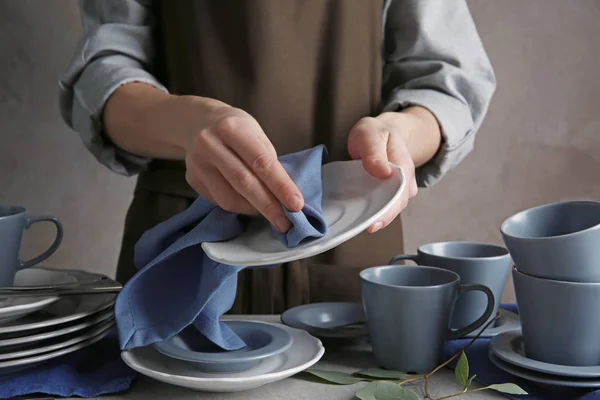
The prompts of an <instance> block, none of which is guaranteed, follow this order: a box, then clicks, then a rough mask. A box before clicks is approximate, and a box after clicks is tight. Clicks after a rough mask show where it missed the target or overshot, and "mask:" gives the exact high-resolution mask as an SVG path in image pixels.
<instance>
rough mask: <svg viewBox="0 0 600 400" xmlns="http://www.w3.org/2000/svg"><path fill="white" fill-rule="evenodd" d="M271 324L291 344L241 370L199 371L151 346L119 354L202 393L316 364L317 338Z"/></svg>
mask: <svg viewBox="0 0 600 400" xmlns="http://www.w3.org/2000/svg"><path fill="white" fill-rule="evenodd" d="M273 325H276V326H278V327H281V328H283V329H285V330H286V331H288V332H289V333H290V335H291V336H292V340H293V343H292V347H290V348H289V349H288V350H286V351H285V352H283V353H281V354H277V355H275V356H273V357H269V358H267V359H265V360H263V361H261V363H260V364H259V365H258V366H256V367H254V368H251V369H249V370H246V371H242V372H237V373H206V372H202V371H200V370H198V369H195V368H194V367H193V365H191V364H190V363H187V362H185V361H181V360H176V359H172V358H170V357H167V356H164V355H162V354H160V353H159V352H158V351H156V350H155V349H154V348H153V347H152V346H146V347H140V348H136V349H132V350H126V351H124V352H122V353H121V358H123V360H124V361H125V363H126V364H127V365H129V367H131V368H133V369H134V370H136V371H138V372H139V373H141V374H143V375H146V376H149V377H150V378H153V379H156V380H159V381H161V382H165V383H169V384H172V385H176V386H182V387H186V388H189V389H194V390H198V391H202V392H240V391H244V390H250V389H255V388H257V387H260V386H263V385H266V384H268V383H272V382H276V381H279V380H282V379H285V378H288V377H290V376H292V375H295V374H297V373H299V372H301V371H304V370H305V369H307V368H309V367H311V366H312V365H314V364H315V363H317V361H319V359H321V357H322V356H323V353H324V352H325V349H324V348H323V345H322V344H321V341H320V340H319V339H317V338H315V337H313V336H311V335H309V334H308V333H306V332H304V331H302V330H299V329H295V328H290V327H287V326H285V325H281V324H273Z"/></svg>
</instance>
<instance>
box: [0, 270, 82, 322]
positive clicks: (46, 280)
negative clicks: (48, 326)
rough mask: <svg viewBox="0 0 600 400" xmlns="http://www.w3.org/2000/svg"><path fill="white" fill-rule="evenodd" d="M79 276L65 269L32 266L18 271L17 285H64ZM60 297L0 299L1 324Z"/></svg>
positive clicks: (40, 307) (38, 308)
mask: <svg viewBox="0 0 600 400" xmlns="http://www.w3.org/2000/svg"><path fill="white" fill-rule="evenodd" d="M77 279H78V278H77V277H76V276H75V275H71V274H69V273H67V272H65V271H62V270H61V271H53V270H50V269H45V268H36V267H31V268H27V269H23V270H21V271H18V272H17V274H16V276H15V286H17V287H19V286H42V285H44V286H45V285H62V284H65V285H66V284H72V283H76V282H77ZM58 299H59V297H58V296H47V297H40V296H32V297H7V298H3V299H2V300H0V324H1V323H4V322H8V321H11V320H14V319H17V318H20V317H23V316H25V315H27V314H31V313H32V312H34V311H37V310H41V309H42V308H44V307H46V306H47V305H49V304H51V303H54V302H55V301H57V300H58Z"/></svg>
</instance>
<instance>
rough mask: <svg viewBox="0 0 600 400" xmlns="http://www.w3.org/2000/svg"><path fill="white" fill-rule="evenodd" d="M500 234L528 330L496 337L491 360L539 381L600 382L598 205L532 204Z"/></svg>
mask: <svg viewBox="0 0 600 400" xmlns="http://www.w3.org/2000/svg"><path fill="white" fill-rule="evenodd" d="M501 233H502V237H503V239H504V242H505V244H506V246H507V248H508V250H509V251H510V254H511V256H512V259H513V261H514V264H515V265H514V267H513V269H512V276H513V281H514V287H515V295H516V298H517V305H518V308H519V315H520V318H521V325H522V327H521V329H520V330H513V331H510V332H505V333H503V334H501V335H498V336H497V337H495V338H494V339H493V340H492V341H491V343H490V359H491V360H492V362H494V364H496V365H497V366H498V367H499V368H501V369H503V370H505V371H507V372H509V373H512V374H514V375H517V376H520V377H523V378H526V379H529V380H532V381H536V382H539V383H544V384H551V385H554V386H567V387H600V341H599V340H598V334H599V333H600V313H599V307H600V203H598V202H594V201H569V202H561V203H553V204H547V205H543V206H539V207H535V208H531V209H528V210H525V211H522V212H520V213H518V214H516V215H514V216H512V217H510V218H508V219H507V220H506V221H505V222H504V223H503V224H502V226H501Z"/></svg>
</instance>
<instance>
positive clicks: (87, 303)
mask: <svg viewBox="0 0 600 400" xmlns="http://www.w3.org/2000/svg"><path fill="white" fill-rule="evenodd" d="M115 299H116V295H115V294H102V295H81V296H65V297H63V298H61V299H60V300H59V301H57V302H55V303H53V304H50V305H49V306H48V307H46V308H45V309H43V310H41V311H38V312H36V313H34V314H29V315H26V316H25V317H23V318H21V319H19V320H16V321H10V322H8V323H6V324H2V325H0V339H9V338H14V337H19V336H24V335H33V334H35V333H39V332H44V331H47V330H49V329H48V328H51V327H54V326H56V325H61V324H66V323H69V322H74V321H78V320H80V319H83V318H86V317H88V316H91V315H94V314H96V313H98V312H100V311H103V310H106V309H107V308H109V307H111V306H112V305H114V303H115ZM111 312H112V311H111Z"/></svg>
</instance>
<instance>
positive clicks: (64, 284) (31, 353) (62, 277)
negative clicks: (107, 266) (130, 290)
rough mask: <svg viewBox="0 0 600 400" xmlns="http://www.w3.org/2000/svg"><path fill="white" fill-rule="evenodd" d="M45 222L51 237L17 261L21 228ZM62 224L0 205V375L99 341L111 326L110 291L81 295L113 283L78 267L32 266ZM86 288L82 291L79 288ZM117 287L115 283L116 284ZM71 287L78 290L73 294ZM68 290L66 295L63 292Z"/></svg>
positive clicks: (54, 246) (58, 239) (49, 252)
mask: <svg viewBox="0 0 600 400" xmlns="http://www.w3.org/2000/svg"><path fill="white" fill-rule="evenodd" d="M42 221H45V222H50V223H53V224H54V225H55V226H56V231H57V233H56V237H55V239H54V241H53V243H52V245H51V246H50V247H49V248H48V250H46V251H45V252H44V253H42V254H41V255H39V256H38V257H35V258H33V259H32V260H30V261H22V260H20V259H19V252H20V248H21V241H22V238H23V234H24V232H25V231H26V230H27V229H28V228H29V227H30V226H31V225H32V224H34V223H37V222H42ZM61 240H62V225H61V223H60V221H59V220H58V219H56V218H54V217H45V216H44V217H31V216H28V215H27V211H26V210H25V209H24V208H22V207H17V206H2V205H0V373H2V374H4V373H10V372H13V371H16V370H22V369H26V368H29V367H33V366H36V365H39V364H41V363H44V362H46V361H49V360H53V359H55V358H58V357H61V356H64V355H66V354H70V353H73V352H75V351H77V350H80V349H83V348H85V347H88V346H90V345H92V344H93V343H95V342H97V341H99V340H100V339H102V338H103V337H105V336H106V335H107V334H108V333H110V330H111V328H112V327H113V326H114V324H115V322H114V316H113V310H112V307H113V305H114V302H115V298H116V294H114V293H99V294H95V295H87V294H84V292H86V291H87V290H92V289H94V288H98V287H102V288H104V289H106V288H108V289H111V291H112V289H114V288H115V284H116V282H114V281H111V280H109V279H108V278H106V277H105V276H102V275H96V274H91V273H88V272H85V271H79V270H67V269H57V268H44V267H39V266H37V265H38V264H39V263H41V262H43V261H44V260H45V259H47V258H48V257H49V256H50V255H52V254H53V253H54V252H55V251H56V249H57V248H58V247H59V245H60V243H61ZM84 288H87V289H84ZM117 289H118V284H117ZM75 291H79V292H81V294H74V293H75ZM65 293H69V295H63V294H65Z"/></svg>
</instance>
